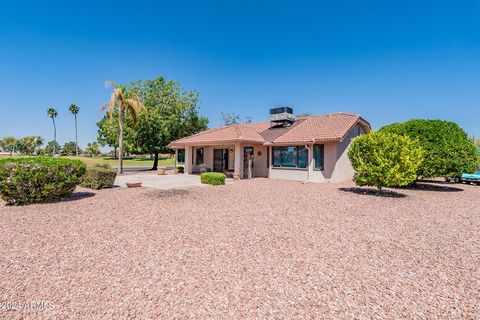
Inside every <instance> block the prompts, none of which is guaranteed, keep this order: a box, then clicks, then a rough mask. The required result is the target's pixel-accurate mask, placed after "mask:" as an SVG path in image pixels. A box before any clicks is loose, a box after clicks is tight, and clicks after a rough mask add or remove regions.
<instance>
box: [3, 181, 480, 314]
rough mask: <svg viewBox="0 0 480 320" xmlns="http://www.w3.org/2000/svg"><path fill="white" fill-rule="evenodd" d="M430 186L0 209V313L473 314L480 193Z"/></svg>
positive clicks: (241, 188) (226, 191) (279, 187)
mask: <svg viewBox="0 0 480 320" xmlns="http://www.w3.org/2000/svg"><path fill="white" fill-rule="evenodd" d="M423 186H424V187H423V188H421V189H418V190H395V191H394V192H395V193H391V194H390V197H378V196H375V195H372V194H363V193H362V192H359V191H358V189H355V188H353V185H322V184H305V185H303V184H301V183H297V182H285V181H275V180H267V179H255V180H253V181H239V182H235V183H232V184H229V185H227V186H221V187H208V188H193V189H186V190H171V191H165V190H158V189H150V188H141V189H113V190H104V191H99V192H90V191H87V190H78V192H77V193H76V194H75V195H74V196H73V198H72V199H70V201H64V202H59V203H54V204H48V205H32V206H26V207H7V206H5V205H4V204H3V203H0V215H1V230H0V247H1V255H0V271H1V276H0V301H4V302H2V309H0V318H2V319H4V318H13V319H15V318H16V319H20V318H25V317H27V318H28V317H30V318H38V317H39V318H50V317H51V318H58V319H68V318H72V319H73V318H75V319H125V318H137V319H138V318H166V319H174V318H177V319H184V318H196V319H206V318H211V319H240V318H249V319H259V318H275V319H322V318H327V319H332V318H333V319H353V318H356V319H372V318H373V319H405V318H415V319H440V318H441V319H447V318H448V319H479V318H480V302H479V301H480V187H475V186H466V185H448V186H447V185H440V184H438V185H435V184H424V185H423ZM5 301H9V302H14V303H15V302H32V301H37V302H38V301H40V302H41V301H49V302H51V303H53V305H49V306H47V308H45V310H43V311H41V310H32V309H25V307H19V309H22V310H10V311H6V310H5V309H6V308H5V305H6V303H5ZM15 306H16V305H15ZM16 307H18V306H16ZM10 309H12V306H11V305H10ZM13 309H15V308H13Z"/></svg>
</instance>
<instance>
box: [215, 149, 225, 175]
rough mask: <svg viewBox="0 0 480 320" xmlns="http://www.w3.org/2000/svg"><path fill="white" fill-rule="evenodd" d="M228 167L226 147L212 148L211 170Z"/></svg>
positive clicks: (222, 169) (216, 170) (217, 170)
mask: <svg viewBox="0 0 480 320" xmlns="http://www.w3.org/2000/svg"><path fill="white" fill-rule="evenodd" d="M227 169H228V149H214V150H213V171H215V172H224V171H225V170H227Z"/></svg>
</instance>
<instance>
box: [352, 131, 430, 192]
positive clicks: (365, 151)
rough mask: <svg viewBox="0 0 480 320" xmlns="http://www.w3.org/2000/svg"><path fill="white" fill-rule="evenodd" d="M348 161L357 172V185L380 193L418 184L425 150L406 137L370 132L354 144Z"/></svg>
mask: <svg viewBox="0 0 480 320" xmlns="http://www.w3.org/2000/svg"><path fill="white" fill-rule="evenodd" d="M348 157H349V158H350V161H351V162H352V166H353V169H354V170H355V174H354V178H353V179H354V181H355V183H356V184H357V185H359V186H375V187H377V188H378V189H380V190H381V189H382V187H399V186H406V185H409V184H410V183H412V182H413V181H415V180H416V179H417V170H418V167H419V166H420V165H421V163H422V161H423V149H422V147H421V146H420V145H419V143H418V141H416V140H412V139H410V138H409V137H407V136H400V135H397V134H393V133H381V132H376V133H375V132H370V133H368V134H365V135H361V136H359V137H357V138H355V139H353V140H352V143H351V145H350V149H349V151H348Z"/></svg>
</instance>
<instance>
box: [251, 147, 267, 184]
mask: <svg viewBox="0 0 480 320" xmlns="http://www.w3.org/2000/svg"><path fill="white" fill-rule="evenodd" d="M258 152H260V153H261V155H258ZM253 153H254V155H253V156H254V158H253V167H254V173H255V177H262V178H266V177H268V168H267V160H268V158H267V147H266V146H254V147H253Z"/></svg>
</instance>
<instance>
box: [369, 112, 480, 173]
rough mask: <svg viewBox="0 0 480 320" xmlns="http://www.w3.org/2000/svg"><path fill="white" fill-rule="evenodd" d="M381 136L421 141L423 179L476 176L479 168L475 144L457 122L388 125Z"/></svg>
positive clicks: (411, 121)
mask: <svg viewBox="0 0 480 320" xmlns="http://www.w3.org/2000/svg"><path fill="white" fill-rule="evenodd" d="M379 132H385V133H394V134H399V135H406V136H408V137H410V138H412V139H416V140H418V142H419V143H420V145H421V146H422V148H423V150H424V153H425V155H424V160H423V162H422V164H421V165H420V166H419V168H418V172H417V175H418V176H419V177H423V178H436V177H445V178H450V177H457V176H459V175H460V174H462V173H473V172H474V171H475V169H476V167H477V165H478V164H479V156H478V152H477V151H476V149H475V146H474V144H473V143H472V141H471V140H470V139H469V138H468V135H467V133H466V132H465V131H463V129H462V128H461V127H460V126H459V125H457V124H456V123H454V122H450V121H444V120H423V119H414V120H409V121H406V122H402V123H393V124H390V125H387V126H385V127H383V128H381V129H380V130H379Z"/></svg>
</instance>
